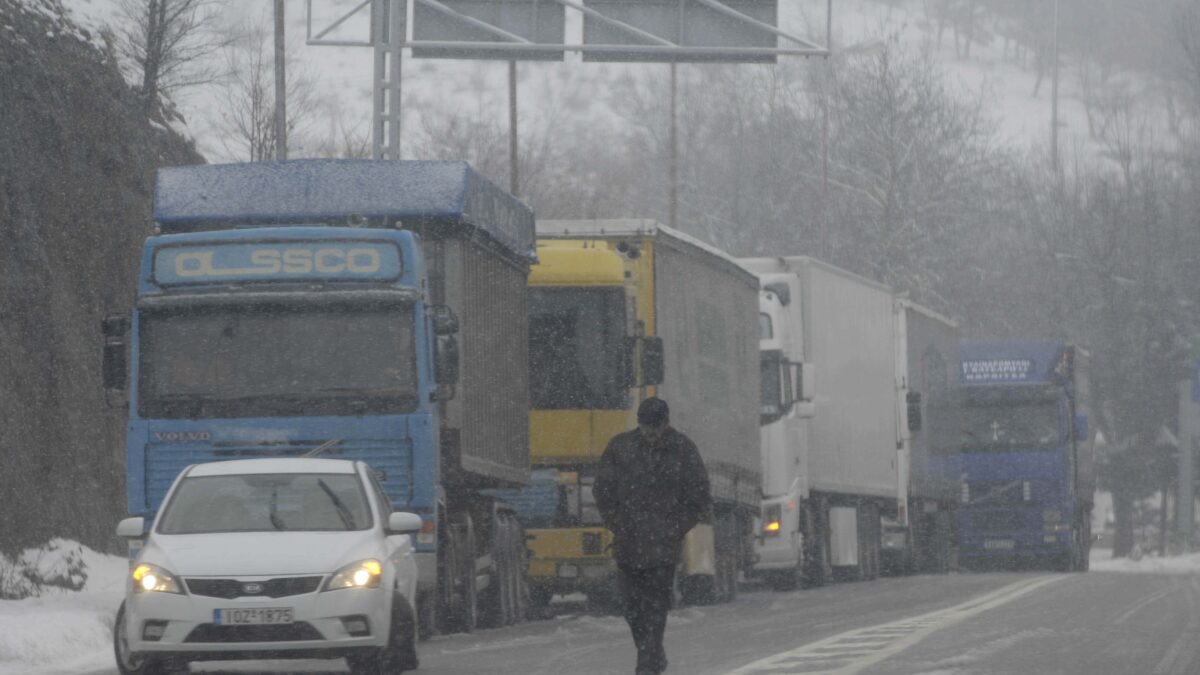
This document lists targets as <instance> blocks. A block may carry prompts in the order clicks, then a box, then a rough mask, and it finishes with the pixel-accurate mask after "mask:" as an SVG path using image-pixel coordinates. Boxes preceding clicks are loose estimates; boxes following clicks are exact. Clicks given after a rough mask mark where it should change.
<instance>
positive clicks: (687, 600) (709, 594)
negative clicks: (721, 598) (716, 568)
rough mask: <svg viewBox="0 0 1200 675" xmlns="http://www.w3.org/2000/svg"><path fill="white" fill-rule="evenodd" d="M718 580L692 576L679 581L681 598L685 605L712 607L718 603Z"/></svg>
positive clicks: (703, 575) (711, 577) (713, 577)
mask: <svg viewBox="0 0 1200 675" xmlns="http://www.w3.org/2000/svg"><path fill="white" fill-rule="evenodd" d="M716 591H717V589H716V578H715V576H708V575H707V574H690V575H688V576H685V577H682V578H681V579H680V580H679V597H680V598H681V599H682V600H683V604H685V605H712V604H714V603H715V602H716V599H717V593H716Z"/></svg>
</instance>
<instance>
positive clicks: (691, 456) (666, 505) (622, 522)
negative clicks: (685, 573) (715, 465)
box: [594, 427, 712, 568]
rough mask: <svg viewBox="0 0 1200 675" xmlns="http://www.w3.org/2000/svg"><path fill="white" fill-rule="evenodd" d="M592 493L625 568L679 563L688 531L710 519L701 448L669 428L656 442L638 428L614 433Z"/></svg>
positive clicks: (605, 451) (709, 501) (710, 500)
mask: <svg viewBox="0 0 1200 675" xmlns="http://www.w3.org/2000/svg"><path fill="white" fill-rule="evenodd" d="M594 494H595V497H596V506H597V508H599V510H600V515H601V517H603V518H604V524H605V525H606V526H607V527H608V529H610V530H612V532H613V538H614V541H613V548H614V553H615V555H616V559H617V564H618V565H621V566H624V567H635V568H646V567H659V566H663V565H675V564H676V563H677V562H678V561H679V552H680V546H681V544H682V542H683V537H684V535H686V534H687V533H688V531H689V530H691V529H692V528H693V527H695V525H696V524H697V523H699V522H702V521H707V520H709V519H710V517H711V510H712V497H711V496H710V494H709V486H708V472H707V471H706V470H705V469H704V462H703V460H701V459H700V452H699V451H698V450H697V449H696V444H695V443H693V442H692V441H691V439H689V438H688V437H687V436H685V435H683V434H682V433H680V432H678V431H676V430H675V429H673V428H670V427H668V428H667V429H666V431H665V432H664V434H663V436H662V437H661V438H660V439H659V440H658V442H657V443H655V444H654V445H653V446H651V445H650V444H648V443H647V442H646V439H645V438H644V437H643V435H642V433H641V431H640V430H639V429H634V430H632V431H627V432H625V433H622V434H618V435H616V436H614V437H613V439H612V440H611V441H609V443H608V447H607V448H605V450H604V455H603V456H602V457H601V458H600V468H599V471H598V473H597V474H596V484H595V488H594Z"/></svg>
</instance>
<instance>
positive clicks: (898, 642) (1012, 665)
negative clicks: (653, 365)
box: [0, 556, 1200, 675]
mask: <svg viewBox="0 0 1200 675" xmlns="http://www.w3.org/2000/svg"><path fill="white" fill-rule="evenodd" d="M1196 562H1197V561H1196V560H1189V559H1174V560H1168V561H1163V560H1153V559H1146V560H1143V561H1140V562H1139V563H1136V564H1135V563H1131V562H1124V561H1123V562H1119V563H1113V562H1108V561H1106V560H1104V559H1103V556H1097V557H1096V559H1095V566H1096V567H1097V568H1099V569H1097V570H1093V571H1092V572H1091V573H1088V574H1082V575H1064V574H1046V573H1037V572H1033V573H1022V574H953V575H949V576H921V577H912V578H906V579H880V580H877V581H873V582H867V583H855V584H842V585H838V586H832V587H828V588H822V589H815V590H806V591H797V592H792V593H772V592H770V591H766V590H751V591H749V592H743V593H742V595H741V596H740V597H739V598H738V600H737V601H736V602H734V603H732V604H729V605H721V606H717V607H706V608H684V609H680V610H676V611H674V612H672V613H671V618H670V621H669V624H668V628H667V650H668V654H669V656H670V658H671V668H670V671H669V672H672V673H687V674H689V675H693V674H694V675H763V674H765V673H774V674H788V673H807V674H813V673H837V674H838V675H852V674H860V673H861V674H862V675H914V674H919V675H1006V674H1009V673H1012V674H1014V675H1015V674H1017V673H1031V672H1054V673H1065V674H1071V675H1074V674H1079V675H1084V674H1087V675H1092V674H1108V673H1113V674H1119V673H1120V674H1123V673H1146V674H1151V673H1153V674H1154V675H1167V674H1171V673H1181V674H1182V673H1191V672H1196V669H1197V668H1200V655H1198V653H1197V645H1198V643H1197V641H1196V640H1194V636H1195V635H1196V634H1197V631H1198V629H1200V574H1197V564H1196ZM98 585H102V584H98ZM109 596H112V597H109ZM117 598H118V596H117V595H116V594H113V593H112V592H111V590H108V589H93V590H90V591H88V592H85V593H83V594H77V597H75V598H70V596H65V595H64V596H57V597H52V598H42V599H38V600H30V601H22V602H21V603H0V673H3V674H5V675H7V674H8V673H12V674H14V675H15V674H17V673H21V674H22V675H25V674H29V675H34V674H41V675H48V674H50V673H72V674H74V673H88V674H89V675H100V674H104V675H110V674H115V673H116V669H115V667H113V666H112V665H111V664H112V661H111V656H110V655H109V652H108V647H107V640H108V635H107V633H106V631H107V628H108V626H109V625H110V622H111V618H110V617H107V616H106V614H107V612H106V611H105V607H104V606H103V605H104V603H105V602H106V601H108V602H116V601H117ZM89 626H90V627H89ZM56 631H58V632H57V633H56ZM54 635H57V636H58V637H57V638H53V637H52V636H54ZM39 636H40V637H39ZM421 659H422V667H421V669H420V671H419V672H421V673H428V674H430V675H468V674H470V675H476V674H480V673H488V674H497V675H550V674H552V673H553V674H556V675H557V674H560V673H579V674H583V675H609V674H613V675H617V674H627V673H630V672H632V669H633V668H632V666H633V649H632V646H631V644H630V640H629V635H628V632H627V629H626V627H625V625H624V622H623V621H622V620H621V619H620V618H618V617H610V616H594V615H589V614H586V613H584V612H582V611H580V610H579V608H578V607H574V606H572V605H564V606H561V607H560V612H559V615H558V616H556V617H555V618H553V619H548V620H545V621H535V622H529V623H526V624H522V625H519V626H514V627H510V628H504V629H498V630H485V631H478V632H476V633H474V634H472V635H451V636H441V637H438V638H435V639H434V640H432V641H430V642H426V643H423V644H422V645H421ZM193 670H194V671H201V672H210V673H212V672H216V673H220V672H237V673H268V672H270V673H281V672H287V673H291V672H306V673H344V672H346V670H345V668H344V667H343V665H342V663H341V662H340V661H334V662H323V661H308V662H302V663H292V662H262V663H244V664H236V665H230V664H206V665H203V666H199V665H198V666H195V667H194V668H193Z"/></svg>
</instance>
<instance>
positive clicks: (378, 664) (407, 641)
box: [348, 597, 421, 675]
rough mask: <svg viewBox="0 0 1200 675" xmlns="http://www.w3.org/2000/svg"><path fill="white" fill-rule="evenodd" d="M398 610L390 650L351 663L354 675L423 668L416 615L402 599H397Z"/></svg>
mask: <svg viewBox="0 0 1200 675" xmlns="http://www.w3.org/2000/svg"><path fill="white" fill-rule="evenodd" d="M395 606H396V609H395V610H394V611H393V613H392V621H391V626H389V627H388V643H387V646H386V647H384V648H383V649H379V650H377V651H376V652H374V653H373V654H367V655H364V656H359V657H354V658H351V659H348V661H349V665H350V672H352V673H355V675H395V674H396V673H403V672H404V671H406V670H416V669H417V668H418V667H420V665H421V663H420V659H418V658H417V621H416V613H415V612H413V611H412V609H411V608H410V607H409V605H408V602H407V601H405V600H404V599H403V598H400V597H397V598H396V600H395Z"/></svg>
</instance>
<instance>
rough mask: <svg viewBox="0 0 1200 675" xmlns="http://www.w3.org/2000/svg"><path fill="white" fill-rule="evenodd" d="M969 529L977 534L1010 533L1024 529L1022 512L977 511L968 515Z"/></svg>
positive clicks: (1023, 514)
mask: <svg viewBox="0 0 1200 675" xmlns="http://www.w3.org/2000/svg"><path fill="white" fill-rule="evenodd" d="M970 518H971V527H972V529H974V530H977V531H979V532H1011V531H1013V530H1021V529H1024V527H1025V520H1026V519H1025V513H1024V512H1022V511H978V512H975V513H972V514H971V515H970Z"/></svg>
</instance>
